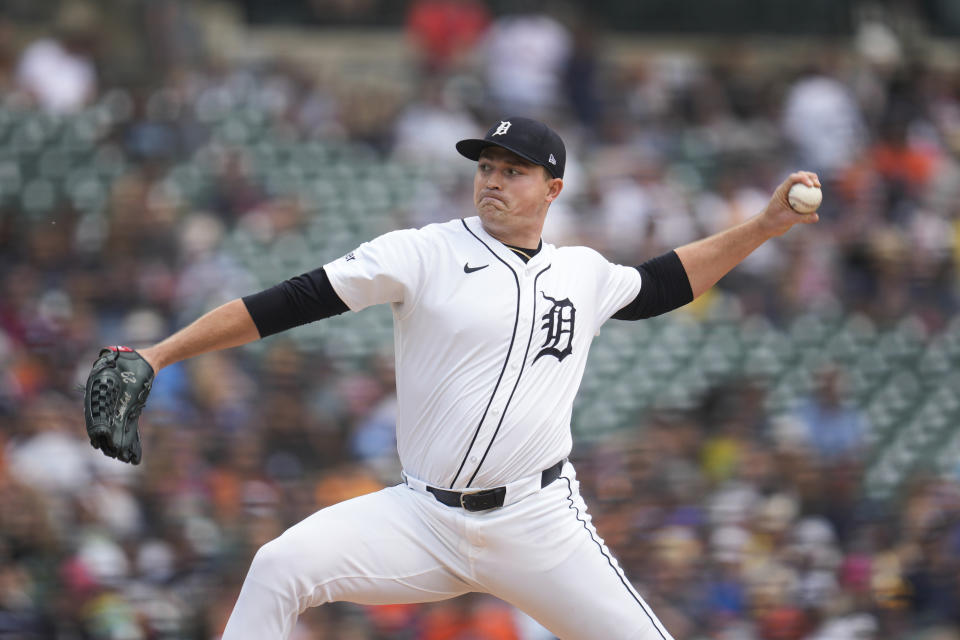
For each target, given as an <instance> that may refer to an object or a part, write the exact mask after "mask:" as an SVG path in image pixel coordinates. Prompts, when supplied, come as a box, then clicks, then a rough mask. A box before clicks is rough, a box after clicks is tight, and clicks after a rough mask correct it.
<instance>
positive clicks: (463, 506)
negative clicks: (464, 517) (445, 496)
mask: <svg viewBox="0 0 960 640" xmlns="http://www.w3.org/2000/svg"><path fill="white" fill-rule="evenodd" d="M478 493H480V492H479V491H470V492H469V493H468V492H466V491H461V492H460V508H461V509H463V510H464V511H472V509H470V507H468V506H467V505H466V504H464V502H463V500H464V499H465V498H468V497H470V496H473V495H476V494H478Z"/></svg>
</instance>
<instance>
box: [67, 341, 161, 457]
mask: <svg viewBox="0 0 960 640" xmlns="http://www.w3.org/2000/svg"><path fill="white" fill-rule="evenodd" d="M153 376H154V373H153V367H151V366H150V364H149V363H148V362H147V361H146V360H144V359H143V358H142V357H141V356H140V354H139V353H137V352H136V351H134V350H133V349H131V348H129V347H121V346H115V347H106V348H104V349H101V350H100V355H99V356H97V360H96V362H94V363H93V370H92V371H91V372H90V376H89V377H88V378H87V386H86V388H85V390H84V395H83V416H84V419H85V420H86V423H87V435H88V436H90V444H91V445H93V448H94V449H100V450H101V451H103V453H104V454H106V455H108V456H110V457H111V458H116V459H117V460H121V461H122V462H131V463H133V464H140V433H139V431H138V430H137V420H138V419H139V418H140V412H141V411H142V410H143V405H144V404H146V402H147V396H148V395H150V386H151V385H152V384H153Z"/></svg>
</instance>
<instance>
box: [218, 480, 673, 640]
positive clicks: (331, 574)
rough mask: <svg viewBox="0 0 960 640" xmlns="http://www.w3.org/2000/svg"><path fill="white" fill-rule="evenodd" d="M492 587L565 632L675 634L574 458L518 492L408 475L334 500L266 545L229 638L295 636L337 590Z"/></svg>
mask: <svg viewBox="0 0 960 640" xmlns="http://www.w3.org/2000/svg"><path fill="white" fill-rule="evenodd" d="M468 592H483V593H489V594H492V595H494V596H497V597H498V598H501V599H503V600H505V601H506V602H509V603H511V604H513V605H514V606H516V607H517V608H519V609H521V610H522V611H525V612H526V613H528V614H529V615H530V616H532V617H533V618H535V619H536V620H537V621H539V622H540V624H542V625H543V626H544V627H546V628H547V629H549V630H550V631H551V632H552V633H554V634H556V635H557V636H558V637H559V638H562V639H563V640H596V639H598V638H603V639H604V640H618V639H623V640H639V639H643V640H672V638H671V636H670V634H669V633H668V632H667V631H666V629H665V628H664V627H663V625H662V624H661V623H660V621H659V620H658V619H657V618H656V616H654V614H653V612H652V611H651V610H650V608H649V607H648V606H647V604H646V603H645V602H644V601H643V599H642V598H641V597H640V596H639V594H637V592H636V591H635V590H634V589H633V587H632V586H631V585H630V582H629V581H628V580H627V579H626V577H625V576H624V574H623V572H622V571H621V570H620V566H619V564H618V563H617V561H616V560H615V559H614V557H613V555H612V554H611V553H610V551H609V549H607V547H606V545H605V544H604V543H603V540H602V539H601V538H600V536H599V535H597V532H596V530H595V529H594V527H593V524H592V523H591V518H590V516H589V515H588V514H587V510H586V505H585V504H584V502H583V499H582V498H581V497H580V491H579V483H578V482H577V480H576V474H575V472H574V469H573V466H572V465H571V464H570V463H566V464H565V465H564V467H563V472H562V474H561V476H560V478H559V479H557V480H555V481H554V482H553V483H551V484H550V485H549V486H547V487H545V488H544V489H542V490H541V491H539V492H537V493H535V494H533V495H531V496H528V497H526V498H524V499H522V500H521V501H519V502H516V503H514V504H511V505H508V506H505V507H501V508H499V509H493V510H490V511H482V512H474V513H471V512H468V511H464V510H463V509H458V508H451V507H447V506H445V505H443V504H440V503H439V502H437V501H436V500H435V499H434V498H433V496H431V495H428V494H423V493H420V492H417V491H414V490H413V489H411V488H409V487H408V486H407V485H397V486H394V487H389V488H387V489H383V490H382V491H378V492H376V493H372V494H369V495H365V496H361V497H359V498H354V499H352V500H347V501H346V502H342V503H340V504H336V505H334V506H332V507H328V508H326V509H322V510H320V511H318V512H316V513H314V514H313V515H312V516H310V517H308V518H306V519H305V520H303V521H302V522H300V523H298V524H296V525H294V526H293V527H291V528H290V529H288V530H287V531H286V532H284V533H283V535H281V536H280V537H279V538H277V539H275V540H272V541H271V542H268V543H267V544H265V545H264V546H263V547H261V548H260V550H259V551H258V552H257V554H256V556H255V557H254V559H253V563H252V564H251V566H250V570H249V572H248V573H247V577H246V580H245V581H244V583H243V588H242V589H241V592H240V597H239V599H238V600H237V604H236V606H235V607H234V609H233V613H232V614H231V615H230V619H229V621H228V622H227V627H226V630H225V631H224V634H223V640H246V639H250V640H268V639H273V638H278V639H279V638H288V637H289V635H290V633H291V632H292V630H293V628H294V625H295V624H296V621H297V616H298V615H299V614H300V612H302V611H304V610H305V609H307V608H308V607H313V606H317V605H321V604H324V603H326V602H335V601H341V600H344V601H349V602H355V603H359V604H389V603H397V604H399V603H411V602H432V601H436V600H444V599H446V598H453V597H455V596H459V595H462V594H464V593H468Z"/></svg>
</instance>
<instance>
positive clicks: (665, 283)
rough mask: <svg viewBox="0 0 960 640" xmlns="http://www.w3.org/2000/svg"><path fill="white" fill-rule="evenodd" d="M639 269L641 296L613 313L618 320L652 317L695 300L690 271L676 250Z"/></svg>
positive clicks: (649, 261) (642, 265)
mask: <svg viewBox="0 0 960 640" xmlns="http://www.w3.org/2000/svg"><path fill="white" fill-rule="evenodd" d="M636 269H637V271H639V272H640V278H641V282H640V293H638V294H637V297H636V298H634V299H633V302H631V303H630V304H628V305H627V306H625V307H624V308H622V309H620V311H617V312H616V313H615V314H613V317H614V318H616V319H617V320H640V319H642V318H652V317H654V316H659V315H660V314H662V313H666V312H668V311H673V310H674V309H676V308H678V307H682V306H683V305H685V304H687V303H688V302H690V301H691V300H693V289H691V288H690V280H689V279H688V278H687V271H686V269H684V268H683V263H682V262H680V256H678V255H677V252H676V251H671V252H669V253H665V254H663V255H662V256H657V257H656V258H653V259H651V260H647V261H646V262H644V263H643V264H641V265H639V266H637V267H636Z"/></svg>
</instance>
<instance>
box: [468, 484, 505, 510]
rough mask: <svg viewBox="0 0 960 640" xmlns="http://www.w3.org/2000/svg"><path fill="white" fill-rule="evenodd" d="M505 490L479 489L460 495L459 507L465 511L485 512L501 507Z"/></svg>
mask: <svg viewBox="0 0 960 640" xmlns="http://www.w3.org/2000/svg"><path fill="white" fill-rule="evenodd" d="M505 492H506V489H504V488H503V487H497V488H496V489H481V490H479V491H470V492H469V493H461V494H460V506H461V507H462V508H463V509H464V510H465V511H487V510H488V509H494V508H496V507H501V506H503V495H502V494H504V493H505Z"/></svg>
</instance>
